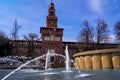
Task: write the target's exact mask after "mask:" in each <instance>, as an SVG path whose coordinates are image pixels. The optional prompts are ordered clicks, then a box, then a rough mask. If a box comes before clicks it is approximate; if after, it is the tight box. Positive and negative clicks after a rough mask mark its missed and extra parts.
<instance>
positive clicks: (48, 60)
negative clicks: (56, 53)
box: [45, 50, 51, 70]
mask: <svg viewBox="0 0 120 80" xmlns="http://www.w3.org/2000/svg"><path fill="white" fill-rule="evenodd" d="M50 56H51V55H50V51H49V50H48V52H47V54H46V61H45V70H47V69H48V67H49V68H50V65H51V64H50Z"/></svg>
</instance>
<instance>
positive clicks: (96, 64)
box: [92, 54, 102, 69]
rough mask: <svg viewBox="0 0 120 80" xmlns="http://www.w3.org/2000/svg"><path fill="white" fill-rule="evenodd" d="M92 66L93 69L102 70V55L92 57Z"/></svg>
mask: <svg viewBox="0 0 120 80" xmlns="http://www.w3.org/2000/svg"><path fill="white" fill-rule="evenodd" d="M92 64H93V69H101V68H102V62H101V55H100V54H99V55H93V56H92Z"/></svg>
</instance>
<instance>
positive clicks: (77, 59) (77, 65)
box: [75, 57, 80, 69]
mask: <svg viewBox="0 0 120 80" xmlns="http://www.w3.org/2000/svg"><path fill="white" fill-rule="evenodd" d="M75 67H76V68H77V69H80V57H76V58H75Z"/></svg>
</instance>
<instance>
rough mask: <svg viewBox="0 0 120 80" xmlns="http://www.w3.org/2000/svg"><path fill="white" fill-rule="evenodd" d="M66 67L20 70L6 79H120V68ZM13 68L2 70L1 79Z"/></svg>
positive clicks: (0, 71)
mask: <svg viewBox="0 0 120 80" xmlns="http://www.w3.org/2000/svg"><path fill="white" fill-rule="evenodd" d="M64 70H65V69H64V68H57V69H51V70H48V71H47V73H45V71H44V70H29V69H24V70H19V71H17V72H15V73H14V74H13V75H11V76H10V77H9V78H7V79H6V80H120V70H86V71H79V70H76V69H74V68H72V69H71V70H72V72H63V71H64ZM11 71H12V70H0V79H2V78H3V77H4V76H6V74H8V73H10V72H11Z"/></svg>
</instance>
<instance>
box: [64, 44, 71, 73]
mask: <svg viewBox="0 0 120 80" xmlns="http://www.w3.org/2000/svg"><path fill="white" fill-rule="evenodd" d="M65 56H66V61H65V63H66V66H65V68H66V71H67V72H69V71H70V58H69V52H68V46H67V45H66V49H65Z"/></svg>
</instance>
